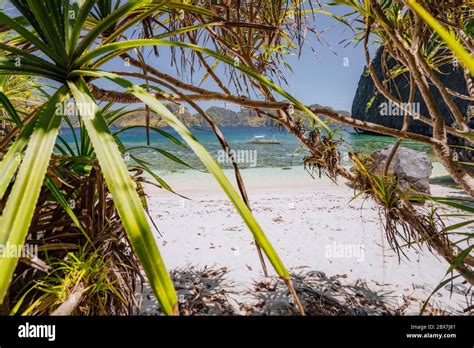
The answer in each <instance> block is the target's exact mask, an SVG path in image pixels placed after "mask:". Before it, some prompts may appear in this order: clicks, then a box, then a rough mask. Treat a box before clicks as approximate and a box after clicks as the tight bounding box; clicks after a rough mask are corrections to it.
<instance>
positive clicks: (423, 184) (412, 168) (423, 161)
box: [370, 147, 433, 194]
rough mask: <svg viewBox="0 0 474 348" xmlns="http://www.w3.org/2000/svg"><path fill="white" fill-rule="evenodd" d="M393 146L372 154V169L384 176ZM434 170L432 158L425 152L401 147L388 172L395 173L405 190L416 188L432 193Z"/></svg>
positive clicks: (415, 189)
mask: <svg viewBox="0 0 474 348" xmlns="http://www.w3.org/2000/svg"><path fill="white" fill-rule="evenodd" d="M391 152H392V147H389V148H388V149H385V150H379V151H375V152H374V153H373V154H371V155H370V157H371V158H372V160H373V162H372V163H371V165H370V169H371V171H372V172H373V173H375V174H377V175H379V176H382V175H383V172H384V169H385V166H386V164H387V159H388V157H389V156H390V153H391ZM432 170H433V165H432V163H431V160H430V159H429V158H428V156H427V155H426V154H425V153H424V152H418V151H415V150H412V149H407V148H404V147H400V148H399V149H398V150H397V152H396V154H395V156H394V157H393V159H392V161H391V162H390V167H389V170H388V174H394V175H395V177H396V178H397V180H398V185H399V187H400V188H401V189H402V190H403V191H407V190H414V191H417V192H421V193H425V194H430V176H431V171H432Z"/></svg>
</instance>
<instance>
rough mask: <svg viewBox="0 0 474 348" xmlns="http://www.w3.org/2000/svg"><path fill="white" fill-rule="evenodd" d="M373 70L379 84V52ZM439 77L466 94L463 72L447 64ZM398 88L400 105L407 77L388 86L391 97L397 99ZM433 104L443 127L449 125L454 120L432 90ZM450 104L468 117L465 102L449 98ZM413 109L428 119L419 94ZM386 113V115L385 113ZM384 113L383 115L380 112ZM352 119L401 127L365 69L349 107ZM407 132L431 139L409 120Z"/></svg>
mask: <svg viewBox="0 0 474 348" xmlns="http://www.w3.org/2000/svg"><path fill="white" fill-rule="evenodd" d="M387 63H388V67H389V68H392V67H393V66H394V64H395V62H394V61H393V60H390V59H389V60H388V61H387ZM373 64H374V68H375V70H376V71H377V75H378V77H379V78H380V79H381V80H383V76H382V68H381V50H379V51H378V52H377V54H376V56H375V58H374V61H373ZM440 70H441V71H442V73H438V77H439V78H440V79H441V81H442V82H443V83H444V84H445V85H446V86H447V87H449V88H451V89H453V90H455V91H457V92H459V93H462V94H465V95H466V94H468V92H467V87H466V82H465V80H464V76H463V72H462V70H461V69H457V68H455V67H454V66H453V65H451V64H446V65H444V66H443V67H441V69H440ZM395 85H396V86H397V87H398V89H399V91H400V95H401V100H402V101H407V100H408V96H409V92H410V88H409V84H408V79H407V75H406V74H404V75H401V76H399V77H397V78H396V79H395V83H394V84H391V86H390V87H389V89H390V90H391V92H392V93H393V94H394V95H397V92H396V87H395ZM431 90H432V92H433V94H434V97H435V100H437V101H438V106H439V108H440V110H441V114H442V115H443V117H444V120H445V122H446V124H448V125H452V124H453V122H454V118H453V116H452V114H451V112H450V111H449V108H448V107H447V105H446V104H445V103H444V102H443V99H442V97H441V95H440V93H439V92H438V91H437V90H436V88H435V87H432V88H431ZM453 100H454V102H455V103H456V104H457V105H458V107H459V109H460V110H461V112H462V113H463V114H467V113H468V109H469V101H467V100H463V99H460V98H456V97H455V98H453ZM414 107H417V108H419V112H420V113H421V114H422V115H425V116H427V117H429V112H428V110H427V107H426V104H425V103H424V101H423V98H422V97H421V95H420V93H419V91H417V92H416V96H415V104H414ZM387 109H388V110H389V112H388V113H387V112H386V111H387ZM384 111H385V112H384ZM351 114H352V117H353V118H356V119H359V120H363V121H368V122H372V123H376V124H380V125H383V126H386V127H390V128H396V129H401V127H402V124H403V115H401V113H400V112H397V111H396V110H394V108H392V105H391V104H390V103H389V102H388V101H387V99H386V98H385V97H384V96H382V95H381V94H380V93H378V91H377V88H376V86H375V84H374V82H373V80H372V78H371V77H370V75H369V73H368V70H367V69H366V70H365V71H364V73H363V74H362V76H361V78H360V81H359V85H358V88H357V91H356V95H355V98H354V101H353V104H352V112H351ZM409 131H410V132H414V133H418V134H424V135H431V133H432V129H431V127H430V126H428V125H426V124H424V123H422V122H420V121H417V120H413V119H411V121H410V127H409Z"/></svg>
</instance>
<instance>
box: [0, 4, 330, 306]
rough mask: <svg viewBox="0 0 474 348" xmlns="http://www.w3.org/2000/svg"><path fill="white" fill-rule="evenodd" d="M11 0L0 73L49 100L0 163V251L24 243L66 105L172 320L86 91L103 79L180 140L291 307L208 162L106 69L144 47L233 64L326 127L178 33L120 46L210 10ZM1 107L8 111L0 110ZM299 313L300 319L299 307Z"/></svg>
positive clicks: (0, 290)
mask: <svg viewBox="0 0 474 348" xmlns="http://www.w3.org/2000/svg"><path fill="white" fill-rule="evenodd" d="M11 3H12V4H13V6H14V8H15V9H16V11H15V15H16V16H17V17H15V18H14V17H12V16H9V15H7V13H5V12H0V28H2V30H3V31H5V30H8V31H9V32H11V33H16V36H14V38H13V39H11V40H5V41H4V42H2V43H0V52H2V56H1V57H0V75H27V76H33V77H40V78H41V79H42V81H46V80H47V81H49V82H50V83H51V84H52V85H53V86H55V87H54V93H53V94H52V95H51V97H50V98H49V99H48V100H47V101H46V102H45V103H44V104H43V105H41V106H40V107H39V108H38V109H36V110H35V111H34V112H32V113H31V114H30V115H28V117H27V118H26V119H25V120H24V121H21V120H19V122H18V129H19V134H18V136H17V138H16V139H15V140H14V141H13V142H12V144H11V145H10V147H9V149H8V151H7V152H6V153H5V155H4V157H3V160H2V161H1V162H0V198H4V199H6V204H5V207H4V209H3V212H2V215H1V217H0V244H3V245H5V244H9V245H22V244H23V243H24V242H25V238H26V236H27V233H28V230H29V228H30V224H31V221H32V218H33V214H34V211H35V206H36V204H37V200H38V197H39V194H40V190H41V188H42V185H43V184H44V183H45V174H46V172H47V169H48V165H49V163H50V159H51V156H52V152H53V148H54V147H55V143H56V141H57V138H58V133H59V130H60V127H61V120H62V119H64V118H67V117H68V115H65V113H64V110H62V109H63V108H62V107H61V106H64V105H69V104H70V103H74V105H75V109H76V110H77V113H78V116H79V117H80V122H81V123H82V124H83V126H84V129H85V131H86V133H87V137H88V139H90V144H91V146H92V148H93V151H94V152H95V155H96V157H97V160H98V163H99V165H100V169H101V171H102V173H103V176H104V178H105V182H106V184H107V187H108V189H109V190H110V192H111V195H112V198H113V201H114V203H115V207H116V210H117V212H118V215H119V217H120V219H121V222H122V224H123V227H124V229H125V231H126V233H127V236H128V238H129V240H130V243H131V245H132V247H133V250H134V252H135V253H136V255H137V257H138V259H139V260H140V263H141V265H142V267H143V269H144V271H145V273H146V275H147V277H148V281H149V283H150V285H151V287H152V288H153V290H154V292H155V294H156V297H157V299H158V300H159V302H160V304H161V307H162V309H163V311H164V312H165V313H166V314H169V315H172V314H178V306H177V297H176V293H175V290H174V287H173V284H172V282H171V280H170V277H169V274H168V272H167V270H166V268H165V266H164V262H163V260H162V258H161V255H160V252H159V250H158V247H157V245H156V242H155V239H154V236H153V234H152V231H151V229H150V226H149V223H148V221H147V218H146V214H145V211H144V207H143V204H142V202H141V200H140V197H139V195H138V194H137V192H136V188H135V186H134V183H133V181H132V179H131V177H130V174H129V171H128V169H127V166H126V163H125V162H124V160H123V157H122V153H121V150H123V147H122V146H119V145H120V144H118V143H117V138H116V137H114V135H113V134H112V133H111V131H110V129H109V127H108V124H107V122H106V120H105V119H104V115H103V113H102V112H101V109H100V108H99V107H98V105H97V103H96V100H95V98H94V97H93V95H92V94H91V92H90V90H89V87H88V82H89V81H91V80H100V79H103V80H108V81H110V82H112V83H113V84H115V85H116V86H117V87H120V88H123V89H125V91H126V92H128V93H129V94H130V95H133V96H134V97H135V98H137V99H138V100H140V101H141V102H142V103H144V104H145V105H146V106H147V107H148V108H149V109H150V110H152V111H153V112H154V113H156V114H157V115H158V116H159V117H162V118H163V119H164V120H165V121H166V122H167V123H168V124H169V125H170V126H171V127H173V128H174V129H175V130H176V131H177V133H178V134H179V135H180V136H181V137H182V138H183V140H184V141H185V142H186V143H187V145H188V146H189V147H190V148H191V149H192V150H193V151H194V153H195V154H196V155H197V156H198V157H199V159H200V160H201V161H202V163H203V164H204V165H205V167H206V168H207V170H208V171H209V172H210V173H211V174H212V175H213V176H214V178H215V179H216V181H217V182H218V183H219V185H220V186H221V188H222V189H223V190H224V192H225V193H226V195H227V196H228V198H229V199H230V201H231V202H232V203H233V205H234V206H235V208H236V209H237V211H238V213H239V214H240V215H241V217H242V219H243V220H244V222H245V223H246V224H247V226H248V228H249V230H250V231H251V233H252V234H253V237H254V238H255V240H256V242H257V244H258V246H259V247H261V249H262V250H263V251H264V253H265V254H266V256H267V257H268V259H269V261H270V262H271V264H272V265H273V267H274V269H275V271H276V272H277V273H278V275H279V276H280V277H281V278H282V279H283V280H284V281H285V282H286V283H287V285H288V286H289V289H290V292H291V293H292V295H293V296H294V298H295V300H296V303H297V305H299V301H298V298H297V295H296V293H295V291H294V290H293V287H292V285H291V279H290V275H289V273H288V271H287V270H286V268H285V266H284V265H283V262H282V261H281V259H280V257H279V256H278V254H277V252H276V251H275V250H274V248H273V247H272V245H271V243H270V241H269V240H268V239H267V237H266V236H265V234H264V232H263V230H262V228H261V227H260V225H259V224H258V222H257V221H256V219H255V218H254V216H253V215H252V213H251V211H250V210H249V208H248V207H247V205H246V204H245V203H244V201H243V200H242V198H241V197H240V196H239V194H238V193H237V192H236V191H235V189H234V188H233V187H232V185H231V183H230V182H229V180H228V179H227V177H226V176H225V175H224V174H223V172H222V170H221V168H220V167H219V165H218V164H217V163H216V161H215V160H214V159H213V158H212V156H211V155H210V154H209V153H208V152H207V151H206V150H205V149H204V147H203V146H202V145H201V144H200V143H199V142H198V141H197V140H196V138H195V137H194V136H193V135H192V134H191V132H190V131H189V130H188V129H187V128H186V126H185V125H184V124H183V123H182V122H181V121H180V120H179V119H178V118H177V117H176V116H175V115H173V114H172V113H171V112H170V111H169V110H168V109H167V108H166V107H165V106H164V105H163V104H162V103H161V102H160V101H159V100H158V99H157V98H156V97H155V95H153V94H151V93H149V92H148V91H146V90H145V89H144V88H142V87H141V86H138V85H136V84H134V83H133V82H131V81H129V80H127V79H124V78H122V77H121V76H118V75H117V74H114V73H111V72H108V71H106V70H105V68H104V66H105V65H106V64H107V63H108V62H110V61H111V60H112V59H114V58H115V57H117V56H118V55H121V54H124V53H126V52H127V51H130V50H134V49H136V48H139V47H146V46H154V47H160V46H171V47H180V48H182V49H187V50H192V51H195V52H200V53H204V54H206V55H209V56H212V57H214V58H215V59H217V60H219V61H220V62H221V63H225V64H231V65H233V66H234V67H235V68H236V69H239V70H240V71H241V72H242V73H244V74H246V75H247V76H248V77H249V78H251V79H254V80H255V81H258V82H259V83H261V84H263V85H265V86H267V87H268V88H269V89H271V90H273V91H274V92H276V93H278V94H280V95H281V96H283V97H285V98H286V99H287V100H289V101H290V102H291V103H293V104H294V105H295V106H296V107H298V108H299V109H301V110H304V111H306V112H307V113H308V114H309V115H310V117H312V118H313V119H314V120H315V121H316V122H319V124H321V125H322V126H323V127H325V128H326V129H327V126H325V125H324V124H323V123H322V122H321V121H320V120H319V118H318V117H317V116H316V115H314V114H313V113H312V112H311V111H310V110H309V109H308V108H306V107H305V106H304V105H303V104H301V103H300V102H298V101H297V100H296V99H295V98H293V97H292V96H291V95H289V94H288V93H286V92H285V91H284V90H282V89H281V88H280V87H279V86H277V85H276V84H274V83H273V82H271V81H270V80H268V79H267V78H265V77H264V76H262V75H260V74H259V73H257V72H255V71H254V70H252V69H249V68H247V67H245V66H244V65H242V64H239V63H236V62H235V61H234V60H233V59H231V58H230V57H228V56H224V55H222V54H220V53H217V52H215V51H212V50H210V49H209V48H206V47H202V46H198V45H193V44H189V43H183V42H178V41H173V40H171V39H170V38H171V37H172V36H173V35H175V34H176V32H167V33H166V34H162V35H160V36H155V37H152V38H148V39H140V40H129V41H123V42H120V41H119V40H120V38H121V35H122V34H123V33H124V32H126V31H127V30H128V29H130V28H131V27H133V26H134V25H136V24H137V23H139V22H140V21H142V20H143V19H145V18H147V17H149V16H150V15H151V14H154V13H157V12H163V13H169V12H173V11H176V10H179V11H189V12H195V13H198V14H200V15H203V16H209V17H212V16H214V14H213V13H212V12H210V11H209V10H206V9H203V8H200V7H197V6H193V5H190V4H189V3H188V2H187V1H171V0H131V1H128V2H125V3H123V4H120V2H110V1H99V2H97V1H95V0H82V1H80V0H48V1H37V0H13V1H11ZM107 4H108V5H109V6H106V5H107ZM104 13H105V14H104ZM195 29H197V27H196V26H190V27H186V28H180V29H179V33H184V32H187V31H193V30H195ZM7 104H8V105H11V104H9V103H4V105H7ZM10 111H11V112H10V113H11V114H12V115H14V114H15V111H14V110H10ZM12 181H13V186H12V188H11V191H10V192H9V195H8V197H4V196H5V194H6V192H7V189H8V188H9V186H10V184H11V183H12ZM17 262H18V259H17V258H14V257H10V258H7V257H3V258H0V301H3V300H4V299H5V295H6V293H7V290H8V288H9V284H10V282H11V279H12V276H13V273H14V270H15V267H16V265H17ZM300 312H302V313H303V309H302V308H301V306H300Z"/></svg>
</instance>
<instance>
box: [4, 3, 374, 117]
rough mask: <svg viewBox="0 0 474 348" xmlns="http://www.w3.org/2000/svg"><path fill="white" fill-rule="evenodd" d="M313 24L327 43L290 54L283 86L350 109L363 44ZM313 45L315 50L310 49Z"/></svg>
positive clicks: (340, 30)
mask: <svg viewBox="0 0 474 348" xmlns="http://www.w3.org/2000/svg"><path fill="white" fill-rule="evenodd" d="M0 1H1V0H0ZM325 2H327V1H325ZM326 10H330V11H331V12H333V13H335V14H339V15H340V14H342V13H343V11H347V8H344V7H341V6H336V7H330V8H326ZM310 24H311V25H314V26H315V27H316V29H317V31H318V32H319V33H320V36H321V37H322V38H323V39H324V41H325V42H321V41H318V40H317V38H316V36H315V35H313V34H308V43H307V44H306V45H305V49H304V50H303V52H302V55H301V56H300V57H298V56H296V55H295V56H287V57H286V60H287V62H288V63H289V64H290V65H291V67H292V69H293V72H290V71H286V73H285V76H286V79H287V82H288V85H284V84H283V85H282V87H283V88H284V89H285V90H287V91H288V92H290V94H292V95H293V96H294V97H296V98H297V99H299V100H300V101H302V102H304V103H306V104H314V103H317V104H320V105H324V106H330V107H333V108H335V109H338V110H346V111H350V110H351V106H352V100H353V98H354V96H355V92H356V89H357V84H358V82H359V79H360V76H361V75H362V73H363V70H364V66H365V58H364V52H363V47H362V45H360V44H359V45H355V44H354V43H351V44H349V45H347V41H345V40H348V39H350V38H351V31H350V30H349V29H348V28H347V27H346V26H345V25H343V24H342V23H339V22H338V21H336V20H335V19H333V18H332V17H329V16H327V15H325V14H320V13H318V14H316V17H315V19H314V22H313V20H311V22H310ZM342 41H344V42H342ZM309 44H310V45H311V46H312V47H313V49H314V51H315V52H313V50H311V49H310V47H309ZM160 52H161V54H160V57H158V58H157V57H155V56H154V55H152V54H149V55H146V60H147V63H148V64H150V65H152V66H155V67H157V68H159V70H160V71H163V72H165V73H169V74H172V75H174V76H176V69H175V67H173V66H171V64H170V55H169V49H168V48H165V51H163V50H161V51H160ZM106 68H107V69H108V70H111V71H114V70H115V71H123V70H124V69H125V70H126V69H128V68H127V67H124V66H123V61H122V60H121V59H116V60H114V61H113V62H111V63H110V64H108V65H107V66H106ZM283 69H284V68H283ZM130 70H131V71H136V69H134V68H133V67H130ZM222 71H223V69H220V70H219V69H218V70H217V72H218V74H220V73H222ZM203 74H204V72H203V71H200V72H198V73H197V74H196V75H195V77H194V80H193V81H192V82H193V83H194V84H196V83H198V82H199V81H200V76H203ZM188 75H189V74H188ZM181 78H182V79H183V80H185V81H186V82H191V81H190V80H189V79H190V76H182V77H181ZM135 82H139V83H142V82H143V81H138V80H136V81H135ZM98 84H99V85H100V86H101V87H104V88H109V89H115V86H114V85H111V84H110V83H108V82H105V83H98ZM203 87H204V88H208V89H213V90H218V89H216V87H215V85H214V83H212V82H211V79H209V81H207V82H205V83H204V85H203ZM200 104H201V106H203V107H205V108H206V107H209V106H211V105H216V106H226V107H228V108H230V109H234V110H237V109H238V108H239V107H238V106H233V105H230V104H228V103H227V104H224V102H222V101H213V102H206V103H200Z"/></svg>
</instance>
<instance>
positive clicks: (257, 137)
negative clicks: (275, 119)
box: [249, 135, 281, 144]
mask: <svg viewBox="0 0 474 348" xmlns="http://www.w3.org/2000/svg"><path fill="white" fill-rule="evenodd" d="M249 144H281V143H280V142H279V141H278V140H276V139H265V135H255V136H254V137H253V139H252V140H250V141H249Z"/></svg>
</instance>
